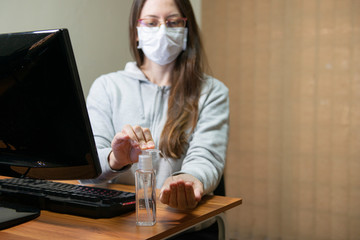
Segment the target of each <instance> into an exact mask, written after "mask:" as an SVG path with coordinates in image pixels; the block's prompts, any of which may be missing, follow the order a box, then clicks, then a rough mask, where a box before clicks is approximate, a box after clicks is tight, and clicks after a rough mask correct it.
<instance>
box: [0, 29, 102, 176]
mask: <svg viewBox="0 0 360 240" xmlns="http://www.w3.org/2000/svg"><path fill="white" fill-rule="evenodd" d="M100 173H101V168H100V164H99V159H98V155H97V151H96V147H95V143H94V138H93V134H92V130H91V125H90V121H89V117H88V114H87V110H86V105H85V100H84V95H83V92H82V87H81V83H80V80H79V74H78V71H77V67H76V63H75V58H74V54H73V50H72V46H71V42H70V37H69V32H68V30H67V29H54V30H43V31H32V32H20V33H8V34H0V175H1V176H10V177H30V178H37V179H48V180H60V179H62V180H69V179H90V178H96V177H97V176H98V175H99V174H100Z"/></svg>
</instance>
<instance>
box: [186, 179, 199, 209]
mask: <svg viewBox="0 0 360 240" xmlns="http://www.w3.org/2000/svg"><path fill="white" fill-rule="evenodd" d="M185 191H186V201H187V203H188V207H189V208H194V207H196V205H197V201H196V199H195V194H194V188H193V184H192V183H186V184H185Z"/></svg>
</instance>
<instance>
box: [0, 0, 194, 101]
mask: <svg viewBox="0 0 360 240" xmlns="http://www.w3.org/2000/svg"><path fill="white" fill-rule="evenodd" d="M191 2H192V4H193V6H194V11H195V13H196V14H197V15H198V16H197V17H199V16H201V11H200V10H201V0H191ZM131 3H132V1H131V0H0V33H8V32H19V31H33V30H42V29H52V28H68V29H69V31H70V37H71V41H72V45H73V49H74V53H75V58H76V61H77V66H78V70H79V74H80V78H81V82H82V87H83V90H84V95H85V96H87V94H88V91H89V89H90V86H91V84H92V82H93V81H94V80H95V78H97V77H98V76H99V75H101V74H105V73H108V72H112V71H117V70H119V69H123V68H124V66H125V63H126V62H128V61H130V60H132V57H131V54H130V51H129V41H128V18H129V11H130V7H131ZM199 19H201V18H199Z"/></svg>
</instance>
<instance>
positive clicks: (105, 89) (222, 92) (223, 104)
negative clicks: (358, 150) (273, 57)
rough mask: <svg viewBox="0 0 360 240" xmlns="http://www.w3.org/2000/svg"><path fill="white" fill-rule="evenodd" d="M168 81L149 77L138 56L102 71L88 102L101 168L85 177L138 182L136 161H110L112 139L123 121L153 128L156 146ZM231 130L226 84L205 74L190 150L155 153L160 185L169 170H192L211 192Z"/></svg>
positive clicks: (109, 180)
mask: <svg viewBox="0 0 360 240" xmlns="http://www.w3.org/2000/svg"><path fill="white" fill-rule="evenodd" d="M169 92H170V87H168V86H165V87H160V86H157V85H156V84H154V83H152V82H150V81H149V80H148V79H147V78H146V77H145V75H144V74H143V72H142V71H141V70H140V69H139V68H138V67H137V66H136V63H135V62H129V63H127V64H126V67H125V70H124V71H117V72H113V73H109V74H106V75H102V76H100V77H99V78H98V79H96V80H95V82H94V83H93V85H92V87H91V89H90V92H89V95H88V98H87V108H88V113H89V117H90V122H91V126H92V130H93V133H94V137H95V142H96V147H97V150H98V154H99V158H100V162H101V168H102V174H101V175H100V176H99V177H98V178H97V179H93V180H84V181H82V183H102V182H113V183H122V184H131V185H134V184H135V175H134V174H135V171H136V169H137V164H133V165H132V166H131V167H130V168H127V169H125V170H121V171H114V170H112V169H111V168H110V167H109V164H108V161H107V157H108V155H109V153H110V151H111V141H112V139H113V137H114V136H115V134H116V133H117V132H120V131H121V130H122V128H123V127H124V125H126V124H130V125H132V126H134V125H139V126H141V127H147V128H149V129H150V131H151V133H152V136H153V139H154V141H155V145H156V148H158V144H159V141H160V135H161V132H162V129H163V126H164V124H165V121H166V116H167V101H168V96H169ZM228 132H229V94H228V89H227V87H226V86H225V85H224V84H223V83H221V82H220V81H219V80H217V79H214V78H212V77H208V76H207V78H206V81H205V82H204V84H203V87H202V93H201V97H200V100H199V119H198V122H197V125H196V128H195V131H194V132H193V133H192V134H191V137H190V139H189V144H188V146H187V148H186V153H185V154H184V155H183V156H182V157H181V158H180V159H168V160H165V159H162V158H160V159H156V160H154V162H153V166H154V169H155V172H156V178H157V179H156V180H157V188H161V186H162V185H163V183H164V181H165V179H166V178H167V177H169V176H171V175H176V174H179V173H188V174H191V175H193V176H195V177H196V178H198V179H199V180H200V181H201V182H202V183H203V184H204V193H210V192H212V191H213V190H214V189H215V187H216V186H217V184H218V182H219V181H220V178H221V175H222V174H223V171H224V166H225V157H226V149H227V143H228Z"/></svg>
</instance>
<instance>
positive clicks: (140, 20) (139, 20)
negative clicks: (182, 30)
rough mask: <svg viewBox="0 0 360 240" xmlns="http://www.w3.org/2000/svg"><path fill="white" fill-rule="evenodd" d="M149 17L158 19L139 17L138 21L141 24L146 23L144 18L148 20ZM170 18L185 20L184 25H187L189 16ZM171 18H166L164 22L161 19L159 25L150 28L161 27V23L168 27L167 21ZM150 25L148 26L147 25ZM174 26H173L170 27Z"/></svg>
mask: <svg viewBox="0 0 360 240" xmlns="http://www.w3.org/2000/svg"><path fill="white" fill-rule="evenodd" d="M147 19H157V18H140V19H138V22H139V23H140V24H141V25H144V24H143V23H142V21H143V20H147ZM169 19H180V20H183V21H184V23H185V24H184V27H186V23H187V18H183V17H176V18H169ZM169 19H167V20H165V21H164V23H161V21H158V23H159V24H158V25H157V26H154V27H149V28H159V27H160V26H161V24H165V26H166V27H168V25H167V23H168V22H169ZM147 27H148V26H147ZM170 28H172V27H170Z"/></svg>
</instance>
